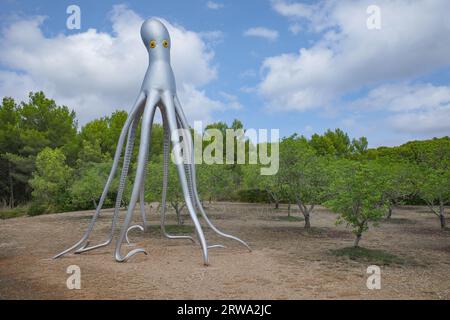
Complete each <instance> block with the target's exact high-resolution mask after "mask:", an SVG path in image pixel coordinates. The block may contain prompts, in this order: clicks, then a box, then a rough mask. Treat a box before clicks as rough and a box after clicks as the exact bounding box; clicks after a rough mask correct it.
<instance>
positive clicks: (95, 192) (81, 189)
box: [69, 162, 117, 209]
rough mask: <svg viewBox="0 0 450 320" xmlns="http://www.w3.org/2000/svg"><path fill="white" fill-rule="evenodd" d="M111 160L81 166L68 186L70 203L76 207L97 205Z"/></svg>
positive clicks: (86, 207) (83, 207)
mask: <svg viewBox="0 0 450 320" xmlns="http://www.w3.org/2000/svg"><path fill="white" fill-rule="evenodd" d="M110 169H111V162H105V163H91V164H90V165H89V166H87V167H85V168H83V169H82V170H81V173H80V174H79V176H78V177H77V178H76V179H75V181H74V182H73V183H72V185H71V186H70V188H69V194H70V199H71V203H72V205H73V206H74V208H76V209H89V208H92V205H93V206H94V208H96V207H97V200H98V199H99V198H100V196H101V194H102V192H103V187H104V184H105V181H106V180H107V178H108V173H109V170H110ZM116 179H117V178H116Z"/></svg>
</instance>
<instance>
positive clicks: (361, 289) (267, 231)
mask: <svg viewBox="0 0 450 320" xmlns="http://www.w3.org/2000/svg"><path fill="white" fill-rule="evenodd" d="M206 207H207V211H208V212H209V215H210V218H211V219H212V220H213V221H214V222H215V223H216V225H217V226H218V227H219V228H221V229H223V230H224V231H227V232H229V233H231V234H234V235H237V236H239V237H241V238H243V239H245V240H246V241H248V243H249V244H250V246H251V247H252V249H253V251H252V252H248V251H247V250H246V249H245V248H244V247H243V246H241V245H239V244H238V243H237V242H234V241H230V240H227V239H222V238H219V237H218V236H216V235H215V234H213V233H212V232H211V231H206V236H207V239H208V240H209V243H210V244H216V243H223V244H225V245H226V246H227V247H226V248H225V249H220V248H214V249H210V266H208V267H205V266H203V263H202V255H201V250H200V247H199V245H194V244H192V243H190V242H189V241H185V240H168V239H164V238H162V237H161V235H160V232H159V215H158V214H156V213H155V210H154V209H150V208H147V213H148V219H149V223H150V228H149V230H148V231H147V232H146V233H142V232H140V231H139V230H133V231H131V232H130V238H131V240H132V241H133V242H134V244H133V245H124V246H123V248H122V250H123V251H122V252H124V253H125V252H128V251H129V250H131V249H133V248H136V247H143V248H145V249H146V250H147V252H148V255H147V256H145V255H137V256H135V257H133V258H132V259H131V260H130V261H128V262H127V263H117V262H115V261H114V259H113V256H112V254H113V250H114V246H113V245H111V246H109V247H106V248H102V249H99V250H96V251H92V252H89V253H85V254H81V255H74V254H69V255H67V256H65V257H63V258H60V259H57V260H52V259H51V257H52V256H53V255H54V254H56V253H58V252H60V251H62V250H63V249H65V248H67V247H68V246H70V245H72V244H73V243H74V242H76V241H77V240H78V239H79V238H80V237H81V235H82V234H83V232H84V230H85V228H86V226H87V224H88V222H89V219H90V217H91V216H92V214H93V211H83V212H71V213H63V214H52V215H44V216H39V217H21V218H16V219H8V220H0V299H412V298H414V299H449V298H450V232H449V231H440V229H439V224H438V219H437V218H436V217H435V216H434V215H432V214H430V213H429V212H427V211H426V210H425V208H421V207H403V208H398V209H396V210H395V211H394V215H393V219H392V221H391V222H382V223H381V224H380V225H379V226H378V227H377V228H371V229H370V231H369V232H367V234H364V236H363V239H362V240H361V243H360V244H361V245H362V246H364V247H366V248H373V249H381V250H384V251H387V252H389V253H391V254H394V255H396V256H397V257H399V258H401V259H403V260H404V263H400V264H393V265H385V266H380V267H381V289H380V290H368V289H367V287H366V280H367V277H368V276H369V275H368V274H367V267H368V265H369V262H361V261H360V262H358V261H355V260H351V259H349V258H347V257H337V256H335V255H334V254H333V253H332V250H333V249H339V248H343V247H348V246H351V244H352V242H353V235H352V234H351V232H350V230H349V229H346V227H345V225H344V226H335V225H334V221H335V217H336V216H335V215H334V214H333V213H331V212H329V211H327V210H326V209H324V208H321V207H319V208H318V209H317V210H316V211H315V212H314V213H313V216H312V221H311V223H312V226H313V229H312V230H311V231H309V232H306V231H305V230H303V222H302V221H286V220H283V219H280V217H283V216H286V208H282V209H281V210H279V211H274V210H273V209H271V208H270V207H269V206H268V205H254V204H237V203H213V204H206ZM111 215H112V211H111V210H105V211H104V213H103V214H102V217H101V218H100V219H99V221H98V222H97V224H96V228H95V233H94V234H93V236H92V240H91V243H99V242H100V241H102V240H104V239H105V237H106V235H107V233H108V230H109V228H110V219H111ZM122 215H123V212H122ZM293 215H296V216H298V215H299V213H298V212H297V211H294V212H293ZM138 217H139V213H138V211H136V214H135V219H138ZM175 221H176V219H175V216H174V214H173V213H171V214H170V215H169V221H168V223H169V224H176V222H175ZM185 223H186V224H190V221H189V219H188V217H187V216H186V217H185ZM70 265H77V266H79V267H80V269H81V289H80V290H69V289H67V286H66V280H67V278H68V277H69V274H67V273H66V269H67V267H68V266H70Z"/></svg>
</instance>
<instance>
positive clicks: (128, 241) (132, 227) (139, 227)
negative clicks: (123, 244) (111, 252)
mask: <svg viewBox="0 0 450 320" xmlns="http://www.w3.org/2000/svg"><path fill="white" fill-rule="evenodd" d="M133 229H139V230H141V231H142V232H144V227H142V226H141V225H139V224H135V225H133V226H131V227H129V228H128V229H127V232H126V233H125V240H126V241H127V243H128V244H131V242H130V238H128V232H130V231H131V230H133Z"/></svg>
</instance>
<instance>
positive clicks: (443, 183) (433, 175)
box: [418, 168, 450, 229]
mask: <svg viewBox="0 0 450 320" xmlns="http://www.w3.org/2000/svg"><path fill="white" fill-rule="evenodd" d="M418 188H419V195H420V197H421V198H422V199H423V200H424V201H425V202H426V204H427V206H428V208H430V210H431V212H432V213H433V214H435V215H436V216H437V217H438V218H439V222H440V225H441V228H442V229H445V227H446V221H445V205H447V204H448V203H450V170H444V171H441V170H437V169H432V168H423V171H422V174H421V178H420V180H419V182H418Z"/></svg>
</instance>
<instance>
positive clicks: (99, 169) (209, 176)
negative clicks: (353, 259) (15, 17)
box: [0, 92, 450, 246]
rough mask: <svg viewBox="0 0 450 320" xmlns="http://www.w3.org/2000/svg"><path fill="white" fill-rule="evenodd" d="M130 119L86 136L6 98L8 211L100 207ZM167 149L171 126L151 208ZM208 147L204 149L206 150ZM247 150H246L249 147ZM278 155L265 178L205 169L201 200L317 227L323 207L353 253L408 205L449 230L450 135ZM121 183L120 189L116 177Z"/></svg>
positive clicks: (93, 126)
mask: <svg viewBox="0 0 450 320" xmlns="http://www.w3.org/2000/svg"><path fill="white" fill-rule="evenodd" d="M126 117H127V113H126V112H125V111H116V112H114V113H112V114H111V115H109V116H105V117H102V118H100V119H96V120H93V121H91V122H89V123H87V124H86V125H84V126H83V127H82V128H81V129H80V130H78V123H77V119H76V114H75V112H74V111H72V110H70V109H69V108H68V107H67V106H60V105H57V104H56V102H55V101H54V100H52V99H49V98H47V97H46V96H45V94H44V93H43V92H36V93H30V94H29V99H28V101H26V102H20V103H19V102H16V101H15V100H14V99H12V98H8V97H5V98H3V101H2V104H1V105H0V206H1V207H4V208H6V207H9V208H15V207H24V208H26V210H27V212H28V214H30V215H37V214H42V213H49V212H62V211H72V210H81V209H92V208H94V207H95V206H96V205H97V201H98V198H99V197H100V195H101V193H102V190H103V185H104V183H105V181H106V179H107V176H108V174H109V170H110V168H111V163H112V158H113V155H114V151H115V148H116V144H117V141H118V138H119V135H120V132H121V130H122V126H123V124H124V122H125V120H126ZM209 128H214V129H218V130H220V131H223V132H225V131H226V129H229V128H231V129H243V128H244V126H243V124H242V123H241V122H240V121H239V120H235V121H234V122H233V123H232V124H231V125H230V126H228V125H227V124H226V123H223V122H217V123H213V124H211V125H209V126H208V127H207V129H209ZM138 131H139V128H138ZM193 134H195V133H194V132H193ZM224 137H225V135H224ZM137 139H139V134H137ZM235 139H238V138H235ZM162 141H163V128H162V126H161V125H159V124H155V125H154V127H153V131H152V139H151V156H150V159H149V172H150V174H149V175H148V179H147V182H146V183H147V185H146V188H145V198H146V201H148V202H150V201H159V200H160V197H161V186H162V152H163V150H162V144H163V143H162ZM209 143H211V142H205V141H204V142H203V147H204V148H205V147H206V146H207V145H208V144H209ZM245 144H246V147H247V148H248V147H249V146H250V144H251V142H250V141H245ZM138 146H139V142H137V143H135V149H134V157H133V159H135V158H136V154H137V151H138ZM258 147H259V146H256V148H258ZM269 149H270V145H269ZM279 153H280V157H279V159H280V163H279V171H278V173H277V174H276V175H271V176H263V175H260V166H259V165H250V164H239V165H238V164H223V165H222V164H214V165H206V164H200V165H198V169H197V170H198V173H197V174H198V177H197V180H198V186H199V192H200V195H201V197H202V199H203V200H204V201H211V200H231V201H249V202H272V203H273V205H274V206H275V208H278V207H279V204H280V203H287V204H288V207H289V208H291V206H296V207H298V209H299V211H300V212H301V213H302V215H303V218H304V221H305V228H310V227H311V216H312V215H313V214H314V209H315V207H316V206H317V205H324V206H326V207H328V208H330V209H331V210H333V211H334V212H336V213H337V214H338V219H337V223H347V224H349V225H350V226H352V228H353V232H354V234H355V246H357V245H358V243H359V240H360V239H361V236H362V234H363V232H364V231H366V230H367V229H368V227H369V223H371V222H377V221H379V220H380V219H382V218H388V219H389V218H390V217H391V216H392V213H393V210H394V208H395V206H397V205H400V204H423V205H426V206H427V207H428V208H429V211H430V213H433V214H435V215H436V216H437V217H438V219H439V224H440V226H441V228H446V221H445V205H447V204H448V203H449V201H450V168H449V164H450V138H449V137H443V138H434V139H431V140H425V141H411V142H408V143H406V144H403V145H401V146H398V147H380V148H374V149H368V142H367V139H366V138H365V137H361V138H358V139H350V138H349V136H348V135H347V134H346V133H345V132H344V131H342V130H340V129H335V130H327V131H326V132H325V133H323V134H314V135H312V136H311V138H306V137H304V136H300V135H297V134H294V135H292V136H290V137H285V138H283V139H282V140H281V141H280V143H279ZM131 165H132V167H131V170H130V174H129V177H128V180H127V183H126V187H127V188H126V191H125V193H124V200H123V201H124V205H126V204H127V201H128V199H129V196H130V191H131V186H132V182H133V181H134V177H133V174H134V171H135V170H133V167H135V165H136V163H135V160H133V161H132V164H131ZM170 166H171V167H170V168H169V193H168V201H169V203H170V205H171V206H172V207H173V208H174V210H175V211H176V213H177V215H178V217H179V222H180V223H181V222H182V221H181V211H182V209H183V207H184V201H183V196H182V192H181V189H180V188H179V183H178V176H177V172H176V170H175V168H174V165H173V164H172V163H171V164H170ZM114 183H115V184H116V186H117V184H118V178H116V181H115V182H114ZM115 189H117V188H114V187H113V188H111V190H112V191H111V192H110V194H109V195H108V198H107V201H106V202H105V205H106V206H112V205H113V204H114V200H115V192H114V190H115ZM288 214H289V213H288Z"/></svg>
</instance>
